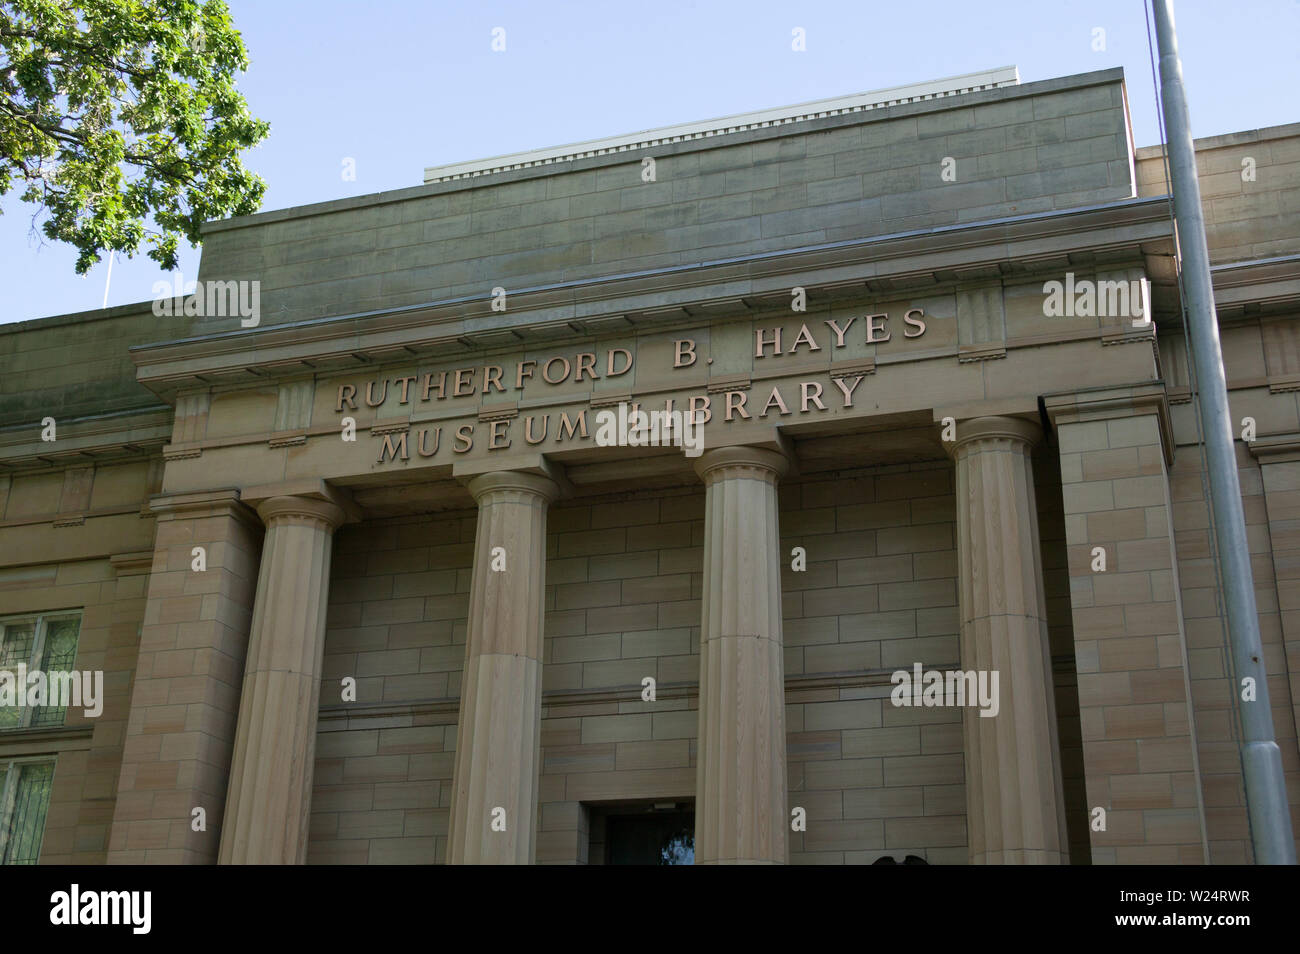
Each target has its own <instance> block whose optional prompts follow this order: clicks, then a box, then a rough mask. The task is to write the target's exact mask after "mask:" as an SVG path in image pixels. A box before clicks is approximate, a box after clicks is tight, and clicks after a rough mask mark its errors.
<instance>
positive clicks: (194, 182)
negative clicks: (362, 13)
mask: <svg viewBox="0 0 1300 954" xmlns="http://www.w3.org/2000/svg"><path fill="white" fill-rule="evenodd" d="M247 69H248V54H247V51H246V50H245V49H244V43H243V40H242V39H241V38H240V35H239V33H238V31H236V30H235V28H234V26H233V24H232V22H231V19H230V12H229V10H228V9H227V8H226V5H225V3H223V2H222V0H0V196H7V195H8V194H9V193H10V192H11V191H14V190H20V191H19V192H18V194H19V195H20V197H21V198H22V200H23V201H25V202H28V203H32V204H33V205H35V206H37V207H38V211H37V215H38V216H41V217H43V219H44V221H43V222H42V223H41V229H42V231H43V232H44V233H45V235H46V236H48V237H49V238H50V239H53V240H55V241H60V242H67V243H69V244H71V245H73V246H75V247H76V248H77V250H78V251H79V253H80V254H79V255H78V258H77V272H78V273H79V274H81V273H84V272H86V271H87V270H88V269H89V268H90V267H91V266H92V265H94V264H95V263H96V262H97V261H99V258H100V253H101V252H105V251H109V250H115V251H119V252H123V253H125V254H127V255H128V256H130V255H134V254H135V253H136V252H138V251H139V250H140V247H141V244H142V243H145V244H147V246H148V255H149V257H150V258H152V259H154V260H155V261H157V262H158V263H159V264H160V265H161V266H162V267H163V268H165V269H173V268H175V267H176V250H177V247H178V243H179V240H180V238H181V237H182V236H183V237H184V238H186V239H187V240H189V242H190V243H191V244H195V245H196V244H198V241H199V228H200V226H201V225H202V224H203V222H204V221H206V220H208V219H214V218H221V217H223V216H226V215H245V214H247V213H250V212H254V211H256V209H257V207H258V205H259V204H260V203H261V200H262V195H263V194H264V192H265V191H266V183H265V182H263V181H262V179H261V178H260V177H258V176H256V175H254V174H252V173H251V172H249V171H248V170H246V169H245V168H243V166H242V165H241V164H240V154H241V153H242V152H243V150H245V149H247V148H249V147H251V146H253V145H255V144H256V143H258V142H260V141H261V140H262V139H264V138H265V137H266V135H267V132H268V130H269V126H268V124H267V123H265V122H263V121H262V120H259V119H256V118H254V117H253V116H252V115H250V113H249V111H248V104H247V103H245V102H244V98H243V96H241V95H240V94H239V92H238V91H237V90H236V88H235V77H236V74H238V73H240V72H243V71H245V70H247Z"/></svg>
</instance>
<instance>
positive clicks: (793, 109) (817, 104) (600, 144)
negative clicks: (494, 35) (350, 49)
mask: <svg viewBox="0 0 1300 954" xmlns="http://www.w3.org/2000/svg"><path fill="white" fill-rule="evenodd" d="M1019 84H1020V71H1019V70H1018V69H1016V67H1014V66H1000V67H997V68H996V69H991V70H980V71H979V72H976V73H963V74H961V75H959V76H948V77H944V78H942V79H936V80H930V81H928V82H925V83H910V84H908V85H906V86H893V87H889V88H887V89H878V90H871V91H868V92H864V93H851V94H849V95H847V96H835V97H831V98H829V99H818V100H813V101H811V102H806V103H795V104H792V105H790V106H777V107H774V108H771V109H759V110H753V111H751V112H747V113H736V114H733V115H731V116H720V117H717V118H715V119H704V120H699V121H696V122H689V123H677V124H674V125H672V126H660V127H658V128H655V129H643V130H640V131H638V132H631V133H624V134H622V135H617V136H605V137H602V138H600V139H588V140H585V141H583V142H576V143H567V144H564V145H559V146H547V147H543V148H541V149H529V150H525V151H523V152H513V153H508V154H506V155H503V156H491V157H488V158H486V159H471V160H468V161H465V162H454V163H450V164H448V165H442V166H428V167H426V168H425V170H424V181H425V182H426V183H428V182H446V181H448V180H451V179H466V178H472V177H474V176H480V175H490V174H491V173H494V172H502V171H505V170H507V169H523V168H528V167H531V166H542V165H551V164H554V163H557V162H567V161H569V160H572V159H585V158H587V157H588V156H600V155H605V154H606V153H612V152H627V151H629V150H632V149H642V148H646V147H649V146H655V145H659V144H660V143H664V142H680V141H682V140H684V139H707V138H711V137H715V136H726V135H730V134H732V133H736V132H743V131H745V130H747V129H754V128H762V127H765V126H781V125H785V124H787V123H794V122H800V121H801V120H806V119H816V118H820V117H822V116H837V115H840V114H843V113H856V112H865V111H867V110H871V109H880V108H883V107H888V106H898V105H902V104H903V103H911V102H917V101H920V100H933V99H943V98H945V97H949V96H959V95H961V94H962V93H973V92H979V91H982V90H986V89H1000V88H1002V87H1006V86H1018V85H1019Z"/></svg>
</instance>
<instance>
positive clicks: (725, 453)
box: [695, 444, 790, 487]
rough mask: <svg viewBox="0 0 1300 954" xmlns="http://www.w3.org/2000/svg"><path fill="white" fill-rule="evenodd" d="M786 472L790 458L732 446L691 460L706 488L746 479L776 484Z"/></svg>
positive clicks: (762, 450) (750, 447) (760, 449)
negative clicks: (721, 481) (718, 482)
mask: <svg viewBox="0 0 1300 954" xmlns="http://www.w3.org/2000/svg"><path fill="white" fill-rule="evenodd" d="M789 469H790V458H789V457H787V456H786V455H785V454H782V453H779V452H777V451H774V450H768V449H767V448H765V447H754V446H753V445H750V444H736V445H733V446H731V447H715V448H714V449H713V450H707V451H705V452H704V453H703V454H701V455H700V456H699V457H698V458H696V460H695V472H696V473H697V474H699V475H700V479H701V480H703V481H704V485H705V486H706V487H707V486H708V485H709V484H711V483H713V482H714V481H715V480H718V479H720V478H722V477H750V478H756V479H758V480H766V481H768V482H769V483H776V482H777V481H778V480H780V479H781V478H782V477H784V476H785V473H786V471H788V470H789Z"/></svg>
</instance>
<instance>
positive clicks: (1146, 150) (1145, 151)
mask: <svg viewBox="0 0 1300 954" xmlns="http://www.w3.org/2000/svg"><path fill="white" fill-rule="evenodd" d="M1292 136H1300V123H1284V124H1283V125H1281V126H1260V127H1259V128H1258V129H1243V130H1241V131H1240V132H1230V133H1220V134H1219V135H1217V136H1205V137H1204V138H1201V139H1193V140H1192V145H1193V146H1195V147H1196V149H1198V150H1200V149H1221V148H1223V147H1225V146H1244V145H1246V144H1248V143H1252V142H1267V141H1269V140H1273V139H1289V138H1290V137H1292ZM1163 152H1164V146H1162V145H1159V144H1157V145H1154V146H1139V147H1138V148H1137V158H1139V159H1150V158H1151V157H1153V156H1159V155H1161V154H1162V153H1163Z"/></svg>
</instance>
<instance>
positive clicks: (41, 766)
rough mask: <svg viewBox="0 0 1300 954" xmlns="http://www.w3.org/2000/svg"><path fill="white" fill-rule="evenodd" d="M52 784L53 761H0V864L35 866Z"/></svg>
mask: <svg viewBox="0 0 1300 954" xmlns="http://www.w3.org/2000/svg"><path fill="white" fill-rule="evenodd" d="M53 781H54V760H53V759H50V758H44V759H13V760H11V761H8V762H0V864H5V865H34V864H36V859H37V858H39V857H40V855H41V838H42V837H43V836H44V834H45V812H46V809H48V808H49V806H50V785H51V783H52V782H53Z"/></svg>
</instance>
